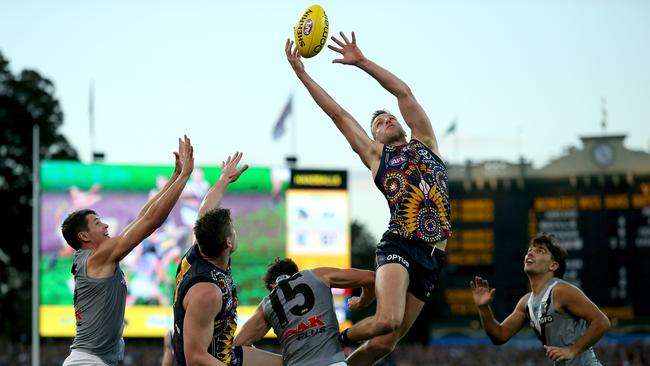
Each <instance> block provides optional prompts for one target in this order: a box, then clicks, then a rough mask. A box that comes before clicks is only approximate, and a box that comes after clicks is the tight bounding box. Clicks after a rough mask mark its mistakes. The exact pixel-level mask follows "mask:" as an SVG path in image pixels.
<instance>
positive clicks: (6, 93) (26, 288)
mask: <svg viewBox="0 0 650 366" xmlns="http://www.w3.org/2000/svg"><path fill="white" fill-rule="evenodd" d="M62 124H63V112H62V111H61V107H60V105H59V101H58V100H57V99H56V97H55V96H54V84H52V82H51V81H50V80H48V79H46V78H44V77H42V76H41V75H40V74H39V73H38V72H36V71H33V70H23V71H21V72H20V73H19V74H17V75H14V74H12V72H11V70H10V69H9V62H8V61H7V59H5V58H4V56H3V55H2V52H0V127H1V132H0V202H2V206H3V207H2V210H0V225H1V227H0V228H1V229H2V235H3V237H2V245H1V246H0V314H2V320H1V321H0V327H1V328H2V329H3V330H4V331H5V333H6V334H11V335H12V337H15V338H14V339H17V337H18V336H20V338H21V339H22V340H24V341H26V340H27V338H28V334H29V332H30V322H31V311H30V310H29V309H31V290H30V289H31V263H32V261H31V237H32V203H33V202H32V172H33V166H32V148H33V147H32V128H33V126H34V125H38V126H39V128H40V142H41V146H40V151H39V153H40V157H41V159H67V160H78V157H77V152H76V151H75V149H74V148H73V147H72V146H71V145H70V144H69V143H68V141H67V140H66V138H65V137H64V136H63V135H62V134H61V133H60V132H59V128H60V127H61V125H62Z"/></svg>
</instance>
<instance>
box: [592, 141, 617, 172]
mask: <svg viewBox="0 0 650 366" xmlns="http://www.w3.org/2000/svg"><path fill="white" fill-rule="evenodd" d="M591 158H592V159H593V160H594V163H596V165H598V166H601V167H605V166H608V165H610V164H612V162H613V161H614V146H612V145H611V144H609V143H606V142H601V143H598V144H596V145H594V147H593V148H592V149H591Z"/></svg>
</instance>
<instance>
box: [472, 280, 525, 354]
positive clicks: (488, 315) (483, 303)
mask: <svg viewBox="0 0 650 366" xmlns="http://www.w3.org/2000/svg"><path fill="white" fill-rule="evenodd" d="M470 287H471V288H472V297H473V298H474V303H475V304H476V306H477V307H478V314H479V316H480V317H481V324H483V329H485V333H486V334H487V335H488V337H490V340H491V341H492V343H494V344H496V345H499V344H504V343H506V342H507V341H508V340H510V338H512V336H514V335H515V334H516V333H517V332H518V331H519V330H521V328H522V327H523V326H524V324H525V323H526V302H525V301H526V299H527V296H524V297H522V298H521V299H520V300H519V302H518V303H517V307H515V310H514V311H513V312H512V313H511V314H510V315H508V317H507V318H506V319H505V320H504V321H503V322H501V323H499V322H497V320H496V319H495V318H494V314H493V313H492V309H491V308H490V304H491V303H492V301H493V300H494V293H495V291H496V290H495V289H493V288H490V285H489V283H488V281H487V280H484V279H482V278H481V277H478V276H476V278H475V279H474V281H472V282H470Z"/></svg>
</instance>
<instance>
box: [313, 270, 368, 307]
mask: <svg viewBox="0 0 650 366" xmlns="http://www.w3.org/2000/svg"><path fill="white" fill-rule="evenodd" d="M312 272H313V273H314V274H315V275H316V276H317V277H318V278H320V279H321V280H322V281H323V282H325V284H327V285H328V286H329V287H334V288H358V287H361V296H359V297H353V298H351V299H350V302H349V303H348V305H349V306H350V310H358V309H361V308H364V307H366V306H368V305H370V304H371V303H372V301H373V300H374V299H375V272H373V271H367V270H363V269H356V268H346V269H340V268H333V267H318V268H314V269H313V270H312Z"/></svg>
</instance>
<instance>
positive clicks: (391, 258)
mask: <svg viewBox="0 0 650 366" xmlns="http://www.w3.org/2000/svg"><path fill="white" fill-rule="evenodd" d="M386 261H390V262H400V263H402V264H403V265H405V266H406V268H408V267H409V262H408V261H407V260H406V259H404V258H402V256H400V255H398V254H389V255H388V257H386Z"/></svg>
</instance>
